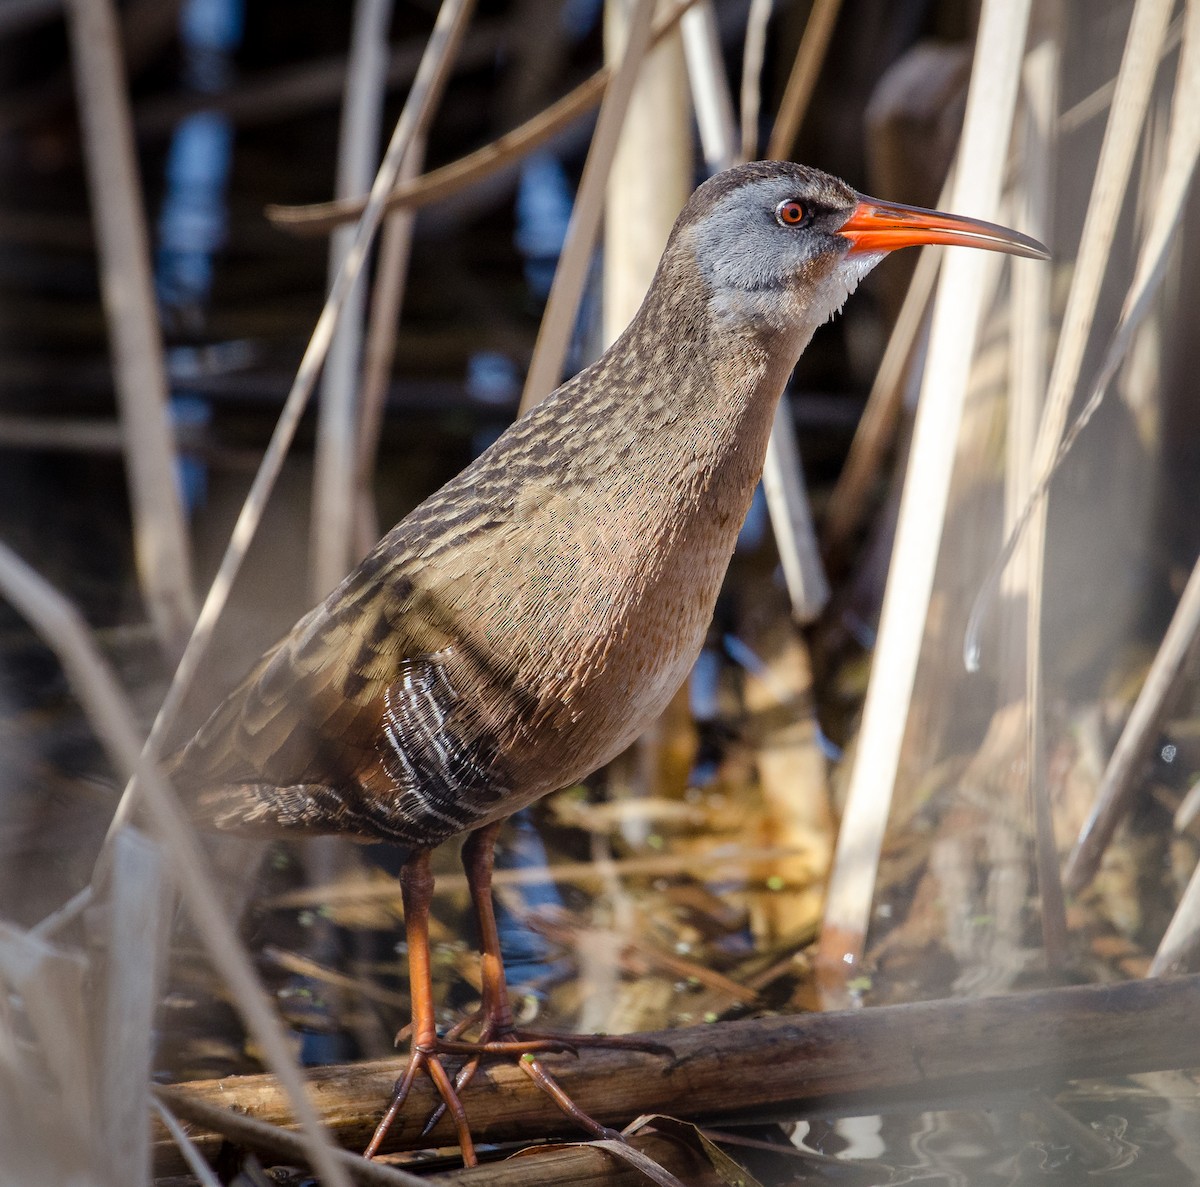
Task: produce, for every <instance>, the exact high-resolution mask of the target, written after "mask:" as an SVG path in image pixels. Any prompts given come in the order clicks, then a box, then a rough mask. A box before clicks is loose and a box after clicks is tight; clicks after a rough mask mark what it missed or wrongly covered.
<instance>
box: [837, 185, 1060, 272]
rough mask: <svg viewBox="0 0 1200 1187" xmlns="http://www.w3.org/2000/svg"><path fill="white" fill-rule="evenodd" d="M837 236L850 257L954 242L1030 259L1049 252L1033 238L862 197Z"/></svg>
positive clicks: (992, 225) (958, 217) (1045, 257)
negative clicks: (845, 243) (847, 243)
mask: <svg viewBox="0 0 1200 1187" xmlns="http://www.w3.org/2000/svg"><path fill="white" fill-rule="evenodd" d="M838 234H839V235H841V236H842V237H843V238H845V239H849V240H850V243H851V244H852V246H851V248H850V253H851V255H854V254H856V253H860V252H869V251H895V250H896V248H898V247H916V246H917V245H918V244H922V243H947V244H950V243H953V244H958V245H960V246H962V247H982V248H985V249H986V250H988V251H1003V252H1007V253H1008V254H1009V255H1013V256H1025V257H1026V258H1027V259H1031V260H1048V259H1049V258H1050V253H1049V252H1048V251H1047V250H1046V248H1045V247H1044V246H1043V245H1042V244H1040V243H1039V242H1038V241H1037V240H1036V239H1031V238H1030V237H1029V236H1028V235H1022V234H1021V233H1020V232H1019V231H1010V230H1009V229H1008V228H1007V227H998V226H997V225H996V224H995V223H985V222H982V221H981V220H980V219H977V218H963V217H962V215H958V214H942V213H941V211H938V210H922V209H921V207H919V206H902V205H901V204H900V203H899V202H877V201H876V200H875V199H874V198H862V199H861V200H860V201H859V203H858V205H857V206H856V207H855V208H854V210H853V211H852V212H851V214H850V217H849V218H848V219H847V220H846V221H845V222H844V223H843V224H842V226H841V229H840V230H839V231H838Z"/></svg>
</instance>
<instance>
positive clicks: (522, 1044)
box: [363, 1010, 674, 1166]
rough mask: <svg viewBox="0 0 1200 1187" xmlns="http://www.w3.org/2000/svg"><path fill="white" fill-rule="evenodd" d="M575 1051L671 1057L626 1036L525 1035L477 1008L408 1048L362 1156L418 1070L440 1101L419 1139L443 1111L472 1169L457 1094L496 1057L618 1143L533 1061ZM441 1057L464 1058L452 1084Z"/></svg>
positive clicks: (658, 1046) (371, 1151)
mask: <svg viewBox="0 0 1200 1187" xmlns="http://www.w3.org/2000/svg"><path fill="white" fill-rule="evenodd" d="M475 1026H478V1027H479V1036H478V1038H476V1039H471V1040H468V1039H464V1038H463V1037H462V1036H463V1035H464V1034H466V1033H468V1032H469V1031H470V1030H471V1029H472V1028H474V1027H475ZM401 1034H402V1035H403V1034H404V1032H401ZM580 1047H614V1048H618V1049H621V1050H626V1051H646V1052H649V1053H651V1054H655V1055H665V1056H667V1057H668V1058H672V1057H673V1056H674V1052H673V1051H672V1050H671V1048H670V1047H667V1046H664V1045H663V1044H662V1043H654V1042H650V1041H648V1040H645V1039H639V1038H635V1037H633V1036H629V1035H576V1034H556V1033H549V1032H539V1031H529V1030H525V1029H522V1028H519V1027H516V1026H514V1025H513V1023H512V1021H511V1018H506V1017H503V1016H500V1017H496V1016H492V1015H489V1014H488V1013H486V1012H485V1011H483V1010H479V1011H476V1013H474V1014H472V1015H470V1016H468V1017H467V1018H464V1019H462V1020H461V1021H460V1022H458V1023H456V1024H455V1025H454V1026H453V1027H451V1028H450V1029H449V1030H448V1031H447V1032H446V1034H445V1035H443V1036H439V1037H438V1038H436V1039H434V1040H433V1041H432V1042H430V1043H426V1044H422V1045H419V1046H416V1047H414V1048H413V1052H412V1056H411V1057H410V1059H409V1061H408V1067H407V1068H405V1070H404V1075H403V1076H401V1077H400V1079H399V1080H397V1081H396V1088H395V1091H394V1093H393V1094H392V1100H391V1103H390V1104H389V1106H388V1110H387V1112H386V1113H385V1114H384V1116H383V1119H382V1120H381V1121H380V1122H379V1124H378V1126H376V1128H375V1133H374V1134H373V1135H372V1137H371V1142H370V1144H369V1145H368V1146H367V1148H366V1150H365V1151H364V1152H363V1156H364V1157H365V1158H371V1157H372V1156H373V1155H375V1154H376V1153H378V1151H379V1149H380V1147H381V1145H382V1143H383V1139H384V1137H385V1136H386V1135H387V1132H388V1130H389V1129H390V1128H391V1126H392V1123H393V1122H394V1121H395V1119H396V1117H397V1116H399V1114H400V1110H401V1109H403V1107H404V1104H405V1102H406V1101H407V1100H408V1096H409V1093H410V1092H411V1090H412V1085H413V1082H414V1080H415V1079H416V1077H417V1075H418V1074H419V1073H420V1072H422V1071H424V1072H425V1074H426V1075H428V1076H429V1078H430V1079H431V1080H432V1081H433V1084H434V1087H435V1088H436V1089H437V1093H438V1096H440V1097H441V1100H442V1103H441V1104H440V1105H438V1107H437V1108H436V1109H434V1111H433V1112H432V1113H431V1114H430V1115H429V1118H428V1120H427V1121H426V1122H425V1124H424V1126H423V1127H422V1129H421V1137H426V1136H428V1135H429V1134H430V1133H432V1132H433V1129H434V1127H435V1126H436V1125H437V1123H438V1122H439V1121H441V1119H442V1118H443V1117H444V1116H445V1115H446V1113H447V1112H449V1113H450V1116H451V1118H452V1119H453V1121H454V1127H455V1129H456V1130H457V1133H458V1141H459V1145H460V1147H461V1148H462V1154H463V1162H464V1163H465V1164H466V1165H467V1166H474V1165H476V1162H477V1159H476V1155H475V1146H474V1143H473V1141H472V1140H471V1134H470V1130H469V1128H468V1125H467V1116H466V1110H465V1109H464V1108H463V1104H462V1098H461V1095H460V1094H461V1093H462V1092H463V1091H464V1090H465V1089H466V1087H467V1085H469V1084H470V1083H471V1081H472V1080H473V1079H474V1078H475V1074H476V1073H477V1072H478V1070H479V1066H480V1064H481V1063H482V1061H483V1060H484V1059H496V1058H501V1059H502V1058H510V1059H516V1061H517V1066H518V1067H519V1068H520V1069H521V1071H522V1072H524V1073H525V1075H527V1076H528V1077H529V1078H530V1079H531V1080H532V1081H533V1082H534V1083H535V1084H536V1085H537V1086H538V1087H539V1088H540V1089H541V1090H542V1091H543V1092H544V1093H546V1095H547V1096H549V1097H550V1099H551V1100H552V1101H554V1103H555V1105H557V1107H558V1108H559V1109H560V1110H561V1111H562V1112H563V1113H564V1114H565V1115H566V1116H567V1117H569V1118H570V1119H571V1120H572V1121H574V1122H575V1124H576V1125H578V1126H579V1128H580V1129H582V1130H584V1131H585V1132H586V1133H589V1134H591V1135H592V1137H594V1138H608V1139H616V1140H623V1139H622V1138H621V1135H620V1134H619V1133H618V1132H617V1131H615V1130H612V1129H609V1128H608V1127H607V1126H605V1125H601V1124H600V1122H598V1121H596V1120H595V1119H594V1118H592V1117H590V1116H589V1115H588V1114H587V1113H585V1112H584V1111H583V1110H582V1109H581V1108H580V1107H579V1106H578V1105H577V1104H576V1103H575V1102H574V1101H573V1100H572V1099H571V1098H570V1096H568V1095H567V1093H566V1092H565V1091H564V1090H563V1088H562V1086H561V1085H560V1084H559V1083H558V1081H557V1080H555V1079H554V1077H553V1076H551V1075H550V1073H549V1072H548V1071H546V1069H545V1068H544V1067H542V1065H541V1063H540V1062H539V1061H538V1058H537V1057H538V1056H539V1055H547V1054H569V1055H578V1054H579V1048H580ZM443 1055H457V1056H466V1062H465V1063H464V1064H463V1066H462V1067H461V1068H460V1069H459V1071H458V1074H457V1075H456V1076H455V1077H454V1079H453V1081H452V1080H451V1079H450V1076H449V1074H448V1073H447V1071H446V1069H445V1066H444V1064H443V1063H442V1060H441V1056H443Z"/></svg>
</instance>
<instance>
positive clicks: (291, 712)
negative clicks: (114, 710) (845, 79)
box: [172, 550, 506, 844]
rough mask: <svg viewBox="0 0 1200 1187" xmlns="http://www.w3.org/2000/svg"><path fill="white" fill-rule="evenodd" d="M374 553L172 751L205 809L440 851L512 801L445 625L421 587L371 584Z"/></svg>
mask: <svg viewBox="0 0 1200 1187" xmlns="http://www.w3.org/2000/svg"><path fill="white" fill-rule="evenodd" d="M377 551H378V550H377ZM373 559H374V554H373V556H372V558H368V561H367V562H365V563H364V568H363V569H360V570H358V571H356V573H355V574H354V576H353V577H352V578H350V579H349V580H348V581H347V583H345V584H344V585H343V586H342V587H341V588H340V589H339V590H338V591H337V593H336V594H335V595H333V596H332V597H331V598H330V599H328V600H327V601H326V602H325V603H324V604H323V605H321V606H319V607H317V608H316V609H315V610H313V611H312V612H311V613H310V614H308V615H307V616H306V617H305V618H303V619H301V621H300V622H299V623H297V624H296V626H295V628H293V630H292V631H291V632H290V633H289V634H288V635H287V637H286V638H284V639H283V640H282V641H281V642H280V643H279V644H278V645H277V646H276V647H274V648H273V649H272V650H271V651H270V652H268V653H267V654H266V655H265V656H264V657H263V658H262V660H260V661H259V663H258V664H257V665H256V667H255V668H254V670H253V671H252V672H251V673H250V674H249V675H248V676H247V677H246V679H245V680H244V681H243V682H242V683H241V685H239V686H238V688H237V689H235V690H234V692H233V693H232V694H230V696H229V697H228V698H227V699H226V700H225V701H224V702H223V703H222V704H221V706H220V707H219V708H218V709H217V710H216V712H214V714H213V715H212V717H211V718H210V719H209V720H208V722H206V723H205V725H204V726H203V727H202V728H201V729H200V731H199V732H198V733H197V734H196V736H195V737H194V738H193V739H192V741H191V742H190V743H188V745H187V746H186V747H184V749H183V750H182V751H180V752H179V753H178V754H177V755H176V756H175V758H174V760H173V762H172V766H173V768H174V771H175V773H176V776H177V778H178V779H179V780H180V782H181V783H182V785H183V786H184V787H185V788H187V789H188V790H189V791H190V792H191V793H192V796H193V801H194V803H195V805H196V808H197V814H198V815H200V816H202V817H207V818H209V819H210V820H211V821H212V822H213V823H215V824H217V825H218V826H219V827H226V828H257V829H263V830H295V829H300V830H304V831H309V832H348V833H357V834H359V835H362V836H368V837H381V838H387V839H393V840H399V841H404V842H407V843H411V844H435V843H437V842H438V841H440V840H442V839H445V838H446V837H449V836H452V835H453V834H454V833H457V832H460V831H462V830H463V829H465V828H469V827H472V826H473V825H474V824H475V823H478V820H479V818H480V816H481V815H482V814H484V813H485V812H486V811H488V810H490V809H491V808H492V806H493V805H494V804H495V803H496V802H497V801H498V800H499V798H500V797H501V796H502V795H503V793H504V791H505V790H506V786H505V780H504V778H503V775H502V772H501V771H500V769H499V762H498V757H497V747H496V746H495V745H494V743H493V741H492V740H491V739H490V738H489V737H488V736H487V734H486V731H484V730H483V729H482V728H481V727H480V726H479V725H478V724H477V723H476V722H475V721H473V720H472V718H471V716H470V714H469V713H468V712H467V710H466V706H465V704H464V698H463V697H462V696H461V695H460V693H459V692H458V690H457V689H456V687H455V677H456V674H457V677H458V679H459V680H461V679H462V668H461V663H459V662H458V656H457V654H456V648H455V646H454V645H453V643H450V644H449V645H447V633H446V630H445V625H444V624H442V625H441V626H440V627H436V628H435V627H434V626H433V625H432V624H431V623H430V622H429V620H428V616H427V615H426V614H425V613H423V612H422V607H421V606H420V605H418V604H415V603H416V599H415V597H414V593H413V583H412V581H410V580H407V579H405V578H403V577H400V578H397V579H393V580H386V579H385V581H383V582H379V581H376V582H374V583H371V582H370V580H369V579H370V578H371V577H373V576H378V575H379V574H378V566H373V565H372V564H371V561H372V560H373ZM384 591H386V594H385V592H384ZM439 617H442V616H439ZM439 644H441V645H440V646H438V645H439ZM434 646H436V647H437V649H436V650H429V648H430V647H434Z"/></svg>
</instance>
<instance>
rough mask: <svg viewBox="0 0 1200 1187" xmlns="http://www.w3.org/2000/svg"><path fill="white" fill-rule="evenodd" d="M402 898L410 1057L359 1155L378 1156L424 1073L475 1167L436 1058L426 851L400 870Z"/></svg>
mask: <svg viewBox="0 0 1200 1187" xmlns="http://www.w3.org/2000/svg"><path fill="white" fill-rule="evenodd" d="M400 893H401V896H402V898H403V900H404V927H405V932H406V934H407V938H408V979H409V985H410V987H411V989H410V994H411V997H412V1055H411V1056H410V1058H409V1061H408V1067H407V1068H406V1069H405V1072H404V1075H403V1076H401V1077H400V1079H399V1080H397V1081H396V1090H395V1092H394V1093H393V1094H392V1102H391V1104H390V1105H389V1106H388V1111H387V1112H386V1113H385V1114H384V1117H383V1120H382V1121H380V1123H379V1124H378V1126H376V1128H375V1133H374V1134H373V1135H372V1137H371V1142H370V1145H368V1146H367V1148H366V1150H365V1151H364V1152H363V1153H364V1157H366V1158H371V1157H373V1156H374V1155H375V1154H377V1153H378V1151H379V1147H380V1144H381V1143H382V1142H383V1139H384V1136H385V1135H386V1134H387V1131H388V1130H389V1129H390V1128H391V1125H392V1122H393V1121H394V1120H395V1119H396V1116H397V1114H398V1113H399V1112H400V1110H401V1109H402V1108H403V1107H404V1102H405V1101H406V1100H407V1099H408V1094H409V1092H410V1091H411V1089H412V1085H413V1081H414V1080H415V1079H416V1076H417V1073H418V1072H419V1071H421V1070H422V1069H424V1070H425V1072H426V1074H427V1075H428V1076H429V1078H430V1079H431V1080H432V1081H433V1083H434V1086H435V1087H436V1088H437V1091H438V1095H439V1096H440V1097H441V1098H442V1111H445V1110H446V1109H449V1110H450V1115H451V1116H452V1117H453V1118H454V1127H455V1129H456V1130H457V1131H458V1142H459V1145H460V1146H461V1147H462V1154H463V1162H465V1163H466V1164H467V1166H474V1165H475V1164H476V1162H477V1159H476V1157H475V1145H474V1143H473V1142H472V1141H471V1131H470V1129H469V1128H468V1127H467V1114H466V1111H465V1110H464V1109H463V1106H462V1101H461V1100H460V1099H459V1097H458V1093H457V1092H456V1091H455V1088H454V1085H453V1084H452V1083H451V1081H450V1077H449V1076H448V1075H447V1073H446V1069H445V1068H444V1067H443V1066H442V1062H441V1060H440V1059H439V1058H438V1050H439V1048H438V1037H437V1025H436V1020H435V1014H434V1006H433V974H432V971H431V967H430V954H429V906H430V903H431V902H432V901H433V870H432V869H431V868H430V864H429V851H428V850H423V851H421V852H420V853H418V854H417V855H416V856H414V857H413V858H412V859H411V860H410V861H409V862H408V863H407V864H406V865H405V866H404V868H403V869H402V870H401V871H400Z"/></svg>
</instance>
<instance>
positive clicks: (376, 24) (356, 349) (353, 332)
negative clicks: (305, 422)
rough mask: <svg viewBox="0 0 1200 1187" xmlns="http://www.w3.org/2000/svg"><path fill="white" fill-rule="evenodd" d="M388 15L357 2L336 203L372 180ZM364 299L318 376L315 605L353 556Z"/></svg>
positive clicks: (362, 284)
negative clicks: (319, 377)
mask: <svg viewBox="0 0 1200 1187" xmlns="http://www.w3.org/2000/svg"><path fill="white" fill-rule="evenodd" d="M391 17H392V0H357V3H356V5H355V8H354V25H353V30H352V33H351V37H350V61H349V68H348V69H347V71H346V94H345V99H344V101H343V103H342V125H341V130H340V132H339V135H338V164H337V184H336V193H337V196H338V197H339V198H348V197H353V196H355V195H357V194H361V193H362V192H363V190H365V189H367V188H368V187H369V186H370V184H371V179H372V178H373V177H374V175H375V169H376V165H377V163H378V157H379V136H380V128H381V124H382V117H383V100H384V95H385V93H386V90H387V64H388V44H387V36H388V26H389V25H390V23H391ZM430 106H432V105H430ZM406 157H407V154H406ZM353 241H354V228H353V227H351V226H344V227H339V228H338V229H337V231H336V232H335V233H334V234H333V236H332V237H331V239H330V241H329V274H330V279H331V280H332V279H334V278H335V277H336V276H337V273H338V270H339V268H341V266H342V261H343V260H344V259H345V258H346V255H347V253H348V252H349V250H350V247H351V245H352V243H353ZM366 295H367V289H366V278H365V277H363V276H360V277H359V278H358V281H357V282H356V283H355V285H354V286H353V288H351V290H350V293H349V295H348V296H347V298H346V305H345V308H344V310H343V311H342V316H341V317H340V318H339V319H338V324H337V328H336V329H335V330H334V334H333V340H332V342H330V344H329V359H328V361H327V362H326V364H325V370H324V373H323V374H322V377H321V399H320V401H319V403H318V407H317V441H316V448H315V451H314V455H313V497H312V547H311V549H310V553H309V566H310V579H309V593H310V595H311V596H312V598H313V599H314V600H316V599H320V598H323V597H324V596H325V595H326V594H327V593H328V592H329V591H330V590H331V589H333V587H334V586H335V585H337V583H338V582H339V581H341V579H342V578H343V577H344V576H345V575H346V573H347V571H348V570H349V569H350V566H351V564H352V563H353V562H354V560H356V559H357V558H356V557H355V556H354V521H355V506H356V498H355V494H356V483H355V477H356V475H357V471H358V466H357V461H358V454H357V448H356V445H357V441H356V438H357V423H358V413H359V383H358V379H359V373H360V367H361V360H362V346H363V323H364V319H365V317H366Z"/></svg>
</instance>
